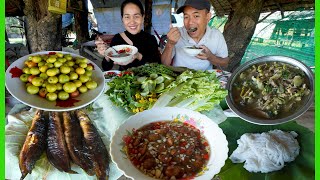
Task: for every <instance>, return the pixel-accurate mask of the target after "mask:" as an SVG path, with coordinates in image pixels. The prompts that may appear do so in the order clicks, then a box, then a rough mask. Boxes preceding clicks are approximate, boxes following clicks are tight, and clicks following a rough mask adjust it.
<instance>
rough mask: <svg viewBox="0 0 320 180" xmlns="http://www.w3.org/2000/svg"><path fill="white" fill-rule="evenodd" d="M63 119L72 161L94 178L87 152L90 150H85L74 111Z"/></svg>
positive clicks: (66, 113)
mask: <svg viewBox="0 0 320 180" xmlns="http://www.w3.org/2000/svg"><path fill="white" fill-rule="evenodd" d="M62 117H63V127H64V137H65V140H66V144H67V148H68V152H69V155H70V157H71V159H72V161H73V162H74V163H75V164H77V165H78V166H80V167H81V168H82V169H83V170H85V171H86V172H87V174H89V175H91V176H92V175H93V174H94V172H93V165H92V161H91V160H90V159H89V156H88V152H86V151H88V149H86V148H85V144H84V141H83V134H82V130H81V127H80V124H79V120H78V119H77V118H76V116H75V114H74V112H73V111H72V112H63V113H62Z"/></svg>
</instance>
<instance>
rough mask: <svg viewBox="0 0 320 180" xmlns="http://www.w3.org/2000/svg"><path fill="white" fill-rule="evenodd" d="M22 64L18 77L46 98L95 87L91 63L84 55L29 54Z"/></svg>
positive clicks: (63, 98) (74, 93)
mask: <svg viewBox="0 0 320 180" xmlns="http://www.w3.org/2000/svg"><path fill="white" fill-rule="evenodd" d="M24 64H25V65H26V67H24V68H23V69H22V72H23V74H22V75H21V76H20V80H21V81H22V82H25V83H26V89H27V92H28V93H29V94H38V95H39V96H41V97H43V98H46V99H47V100H49V101H55V100H57V99H59V100H67V99H69V98H70V97H77V96H79V94H80V93H86V92H87V91H88V90H91V89H95V88H96V87H97V86H98V84H97V82H95V81H93V80H92V79H91V76H92V70H93V66H92V65H91V64H88V60H87V59H86V58H80V57H72V56H71V55H70V54H62V53H50V54H41V55H34V56H29V58H28V59H27V60H26V61H25V62H24Z"/></svg>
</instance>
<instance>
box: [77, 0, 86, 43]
mask: <svg viewBox="0 0 320 180" xmlns="http://www.w3.org/2000/svg"><path fill="white" fill-rule="evenodd" d="M77 3H78V6H77V8H78V9H80V10H81V11H77V10H75V11H74V19H75V31H76V38H77V41H78V47H77V48H80V45H81V44H82V43H85V42H87V41H88V40H89V30H88V7H87V6H86V4H87V3H88V2H87V0H82V1H77Z"/></svg>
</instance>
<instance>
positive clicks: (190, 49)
mask: <svg viewBox="0 0 320 180" xmlns="http://www.w3.org/2000/svg"><path fill="white" fill-rule="evenodd" d="M183 50H184V52H185V53H187V54H188V55H189V56H197V55H198V54H200V53H201V52H202V50H203V49H202V48H200V47H197V46H185V47H183Z"/></svg>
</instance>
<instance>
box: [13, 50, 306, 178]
mask: <svg viewBox="0 0 320 180" xmlns="http://www.w3.org/2000/svg"><path fill="white" fill-rule="evenodd" d="M124 51H125V50H124ZM60 56H61V55H60V54H59V53H57V54H54V55H53V54H51V55H36V56H30V59H29V60H27V61H26V63H25V64H26V66H27V67H26V68H23V70H22V72H23V74H22V75H21V76H20V79H21V80H22V81H23V82H26V83H27V91H28V92H29V93H31V94H39V96H41V97H46V98H47V99H48V100H50V101H52V100H56V99H60V100H65V99H68V98H69V96H70V97H73V96H76V95H74V92H75V91H80V92H81V93H85V92H86V91H84V92H82V90H80V89H81V87H82V86H86V84H85V85H83V83H88V82H90V71H91V70H92V69H91V67H92V66H91V65H88V64H87V63H86V62H85V59H81V58H73V57H72V56H70V55H68V54H64V55H62V56H61V57H60ZM54 58H56V60H55V61H54V62H53V59H54ZM48 59H49V60H48ZM50 59H52V62H51V60H50ZM61 59H65V62H62V61H64V60H61ZM56 62H57V63H56ZM64 63H70V64H66V65H63V64H64ZM50 64H51V65H52V68H49V66H51V65H50ZM56 64H57V65H56ZM60 64H61V65H60ZM67 65H68V67H69V68H66V69H65V68H64V67H63V68H62V66H65V67H67ZM29 66H30V67H29ZM36 66H39V67H38V68H36ZM46 66H47V67H46ZM79 68H82V69H83V70H84V72H83V71H82V69H81V71H80V70H78V72H77V69H79ZM50 69H51V70H52V73H51V70H50ZM55 69H56V70H55ZM58 69H59V70H58ZM68 69H69V70H70V71H69V70H68ZM72 69H73V70H74V71H75V72H74V73H76V74H77V75H78V76H77V78H75V77H73V79H71V72H72ZM49 70H50V71H49ZM53 70H54V72H53ZM48 71H49V72H48ZM67 72H68V73H67ZM45 75H47V80H44V79H45V78H44V76H45ZM60 76H61V77H60ZM63 76H68V78H69V80H68V81H64V80H65V79H64V77H63ZM84 76H88V78H89V79H88V78H84ZM105 76H107V77H106V78H109V79H110V81H109V82H107V84H108V85H109V88H108V89H106V92H105V94H106V95H108V98H109V99H110V100H111V101H112V102H113V103H114V104H115V105H116V106H119V107H121V108H124V109H125V110H126V111H128V112H130V113H139V112H142V111H145V110H148V109H151V108H156V107H165V106H169V107H170V106H171V107H182V108H187V109H191V110H194V111H200V112H201V111H209V110H211V109H212V108H213V107H214V105H218V104H219V103H220V101H221V100H223V99H224V98H225V97H226V95H227V93H228V92H227V90H226V89H224V88H223V87H222V86H221V83H220V82H219V79H218V78H217V75H216V72H215V71H211V72H209V71H195V70H190V69H184V68H182V69H179V68H176V69H175V68H169V67H166V66H164V65H161V64H147V65H144V66H140V67H135V68H131V69H128V70H126V71H122V72H119V73H118V72H117V73H111V72H110V73H108V74H105ZM53 77H56V78H53ZM81 77H82V78H81ZM49 78H50V79H54V81H50V82H49ZM29 79H30V80H29ZM70 80H73V81H74V83H75V82H78V81H80V82H79V84H80V83H81V85H76V84H75V88H74V87H72V88H71V87H70V88H71V89H72V91H73V90H74V89H75V90H74V91H73V92H71V90H70V88H69V87H67V85H66V84H67V83H69V81H70ZM306 82H307V81H306V77H305V74H304V73H303V72H302V71H301V70H300V69H298V68H296V67H294V66H292V65H289V64H285V63H263V64H259V65H256V66H253V67H251V68H249V69H248V70H246V71H244V72H242V73H241V74H240V75H239V77H238V79H237V80H236V82H235V84H234V87H236V88H235V89H236V90H235V91H237V93H238V95H237V96H238V98H236V99H237V101H238V102H239V104H240V105H241V106H245V107H246V108H247V109H248V110H250V111H251V110H253V109H254V110H258V111H259V112H262V114H263V115H265V116H267V117H268V118H272V117H277V116H280V115H281V113H283V112H287V111H290V110H292V109H294V108H295V107H296V106H297V105H299V102H301V101H303V98H304V97H305V96H307V95H308V94H309V93H310V89H309V86H310V85H309V84H308V83H306ZM50 86H55V88H53V89H55V91H53V90H51V89H50ZM58 86H59V87H60V86H61V87H60V88H58ZM64 86H66V87H64ZM89 86H90V85H89ZM29 87H36V88H38V90H37V92H36V91H34V92H35V93H34V92H33V91H31V90H32V89H30V88H29ZM39 87H42V88H41V89H40V88H39ZM86 87H87V90H88V89H91V88H89V87H88V86H86ZM90 87H91V86H90ZM95 87H96V85H95ZM28 88H29V90H28ZM59 89H60V90H61V91H59ZM65 89H66V90H65ZM62 90H64V92H65V93H67V94H69V96H68V98H66V97H67V96H63V93H61V92H62ZM69 90H70V91H69ZM43 93H45V94H44V95H43ZM48 93H55V94H56V95H55V96H56V97H55V98H51V97H50V96H49V95H48ZM47 96H48V97H47ZM29 126H30V129H29V131H28V133H27V135H26V137H25V141H24V143H23V144H21V146H22V148H21V150H20V151H19V153H20V154H19V167H20V171H21V174H22V176H21V179H24V178H25V177H26V176H27V175H28V174H31V173H32V170H33V169H34V168H35V166H36V163H37V161H38V160H39V159H41V155H42V154H45V155H46V157H47V160H48V161H49V162H50V163H51V164H52V165H53V166H54V167H55V168H56V169H58V170H59V171H61V172H66V173H71V174H76V173H78V172H77V171H74V170H73V168H72V165H73V164H76V165H77V166H79V167H81V168H82V169H83V171H84V172H86V174H87V175H89V176H93V175H96V176H97V178H98V179H105V178H106V177H108V175H109V174H108V173H109V161H110V160H109V154H108V150H107V148H106V146H105V144H104V142H103V141H102V139H101V136H100V135H99V133H98V130H97V129H96V127H95V126H94V125H93V123H92V122H91V120H90V119H89V117H88V115H87V114H86V113H85V112H84V111H83V110H75V111H66V112H61V113H58V112H51V111H50V112H46V111H43V110H37V111H36V113H35V115H34V117H33V119H32V124H31V125H29ZM297 136H298V134H297V133H296V132H294V131H281V130H271V131H265V132H262V133H261V134H259V133H244V134H243V135H242V136H241V137H240V138H239V139H238V140H237V143H238V147H237V149H235V150H234V151H233V153H232V154H231V156H230V159H231V160H232V162H233V163H235V164H236V163H244V166H243V167H244V168H245V169H246V170H247V171H249V172H252V173H260V172H261V173H269V172H273V171H279V170H280V171H281V169H282V168H283V167H284V166H285V165H286V164H287V163H289V162H293V163H294V162H295V159H296V158H298V157H299V156H300V155H299V153H300V154H301V153H302V150H300V146H301V143H302V142H298V140H297V139H296V138H297ZM299 136H300V134H299ZM123 140H124V144H125V146H124V152H125V153H126V154H127V156H128V158H129V159H130V161H131V162H132V164H133V165H134V166H135V167H136V168H137V169H139V170H140V171H141V172H142V173H144V174H146V175H148V176H151V177H154V178H157V179H188V178H194V176H195V175H196V174H197V173H199V172H200V171H201V170H202V169H203V168H204V166H206V163H207V160H208V157H209V155H210V149H209V148H208V142H207V140H206V139H205V138H204V137H203V136H202V135H201V131H199V130H198V129H197V128H195V127H193V126H191V125H188V124H185V123H179V122H168V121H159V122H156V123H150V124H147V125H145V126H143V127H142V128H139V129H134V130H132V132H129V134H128V135H127V136H126V137H124V139H123ZM299 144H300V145H299Z"/></svg>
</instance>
